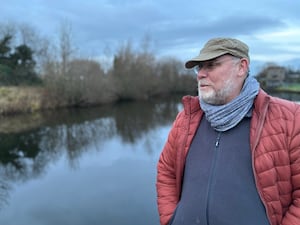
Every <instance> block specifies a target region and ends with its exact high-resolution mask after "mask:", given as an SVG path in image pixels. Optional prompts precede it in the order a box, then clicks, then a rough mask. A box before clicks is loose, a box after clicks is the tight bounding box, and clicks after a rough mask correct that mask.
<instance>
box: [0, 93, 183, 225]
mask: <svg viewBox="0 0 300 225" xmlns="http://www.w3.org/2000/svg"><path fill="white" fill-rule="evenodd" d="M179 100H180V97H176V98H173V99H165V100H162V99H160V100H155V101H154V100H152V101H149V102H125V103H119V104H115V105H108V106H103V107H98V108H92V109H64V110H60V111H58V112H45V113H40V114H35V115H22V116H19V117H13V118H1V119H0V124H1V125H0V143H1V151H0V177H1V182H0V203H1V204H0V207H1V208H2V212H0V213H2V216H0V224H27V223H31V224H34V222H33V219H32V220H31V219H28V215H31V216H33V215H35V216H36V213H37V212H36V211H35V212H34V213H33V212H32V211H30V212H27V214H26V215H25V214H24V213H22V215H23V217H22V216H21V215H19V217H18V219H16V220H15V221H10V222H9V223H8V221H9V218H14V217H15V216H16V215H14V213H15V212H16V211H18V210H20V207H21V205H22V204H24V203H23V202H26V203H27V204H28V205H26V210H27V209H28V210H29V209H31V207H32V208H34V209H35V210H37V208H38V209H39V213H38V214H39V215H40V217H42V218H40V219H39V220H37V219H36V218H35V220H34V221H40V222H39V223H36V224H64V225H65V224H130V225H132V224H155V222H157V221H158V218H153V217H155V216H156V215H153V214H152V215H149V212H148V213H147V208H149V205H150V204H149V203H151V205H152V206H151V207H152V208H153V209H154V208H155V198H154V195H155V193H154V181H153V180H154V173H155V164H156V160H157V156H158V154H159V151H160V150H161V147H162V144H163V142H164V139H165V136H166V135H167V132H168V129H169V127H170V124H171V122H172V121H173V120H174V118H175V116H176V114H177V112H178V107H179V105H180V104H179ZM163 129H165V131H164V133H162V131H163ZM162 134H163V136H161V135H162ZM160 136H161V137H162V139H161V140H160V139H159V137H160ZM157 140H159V142H158V143H156V141H157ZM132 151H135V152H134V155H131V153H130V152H132ZM102 152H103V153H102ZM104 152H105V153H104ZM155 152H156V153H155ZM145 155H148V157H149V159H150V160H149V159H146V158H145ZM153 155H155V157H154V158H151V156H153ZM110 157H114V160H113V161H112V160H110ZM115 161H117V162H118V163H115ZM91 165H93V166H94V168H90V166H91ZM66 167H67V168H66ZM82 168H86V171H84V170H83V169H82ZM72 171H76V176H74V172H72ZM61 176H63V177H65V179H64V180H59V181H58V179H59V177H61ZM45 177H47V179H45ZM92 177H93V178H92ZM51 179H53V180H52V182H50V183H48V185H47V186H45V188H47V194H45V193H39V191H41V190H42V189H43V188H41V187H43V182H49V180H51ZM87 179H88V180H87ZM29 181H30V182H29ZM102 181H104V183H103V182H102ZM78 182H80V183H78ZM57 185H58V186H57ZM37 187H39V188H37ZM96 187H97V188H96ZM34 190H39V191H36V192H35V191H34ZM59 190H60V191H62V193H60V191H59ZM70 191H71V193H72V191H73V192H74V193H76V194H75V195H73V194H74V193H73V194H70ZM24 193H26V194H24ZM28 193H29V194H28ZM103 194H104V196H103ZM81 195H85V196H89V197H87V198H85V197H83V196H81ZM109 196H113V199H114V200H111V201H108V200H107V198H109ZM61 199H62V200H61ZM64 199H65V202H63V201H64ZM87 199H88V200H87ZM116 199H117V200H116ZM60 200H61V201H60ZM94 200H95V201H94ZM37 201H38V202H37ZM87 201H88V202H87ZM10 203H11V204H10ZM33 204H38V205H39V207H36V206H33ZM128 204H132V207H128ZM8 205H11V206H10V207H8ZM71 206H72V210H70V207H71ZM82 207H87V208H88V210H87V209H83V208H82ZM21 208H22V207H21ZM75 209H77V210H75ZM122 209H123V210H122ZM124 209H126V210H124ZM153 209H152V210H153ZM22 210H24V208H22ZM66 210H67V211H69V212H70V215H69V216H68V217H66V215H65V214H63V212H64V211H66ZM137 210H138V211H139V212H144V215H143V216H142V217H141V218H140V219H138V217H139V216H140V215H136V213H137ZM141 210H142V211H141ZM78 212H81V216H83V217H84V218H82V217H79V215H77V214H78ZM49 213H50V214H51V215H49ZM73 213H74V215H73ZM46 214H47V215H46ZM100 214H101V215H100ZM42 215H44V217H43V216H42ZM31 216H30V217H31ZM21 218H22V220H21ZM129 218H131V219H129ZM145 219H146V220H147V221H145ZM75 220H76V221H75ZM20 221H23V222H20ZM24 221H27V223H25V222H24Z"/></svg>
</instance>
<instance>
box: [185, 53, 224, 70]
mask: <svg viewBox="0 0 300 225" xmlns="http://www.w3.org/2000/svg"><path fill="white" fill-rule="evenodd" d="M225 54H227V53H224V52H220V53H213V54H212V53H205V54H200V55H199V56H197V57H195V58H193V59H191V60H189V61H187V62H186V63H185V68H187V69H191V68H193V67H194V66H196V65H197V64H198V63H199V62H204V61H207V60H212V59H214V58H217V57H219V56H222V55H225Z"/></svg>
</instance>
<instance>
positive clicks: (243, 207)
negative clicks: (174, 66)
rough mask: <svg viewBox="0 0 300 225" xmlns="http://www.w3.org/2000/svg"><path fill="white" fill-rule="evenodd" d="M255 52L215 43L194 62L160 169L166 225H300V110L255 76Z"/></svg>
mask: <svg viewBox="0 0 300 225" xmlns="http://www.w3.org/2000/svg"><path fill="white" fill-rule="evenodd" d="M249 61H250V59H249V55H248V46H247V45H246V44H245V43H243V42H241V41H239V40H237V39H233V38H214V39H211V40H209V41H208V42H207V43H206V44H205V45H204V47H203V48H202V50H201V51H200V54H199V55H198V56H197V57H195V58H193V59H191V60H190V61H188V62H186V64H185V66H186V68H188V69H190V68H195V69H196V71H197V81H198V92H199V96H198V97H191V96H186V97H184V98H183V105H184V109H183V110H182V111H181V112H180V113H179V114H178V116H177V118H176V120H175V122H174V124H173V126H172V128H171V131H170V133H169V136H168V140H167V142H166V144H165V146H164V149H163V151H162V153H161V156H160V158H159V162H158V166H157V170H158V173H157V184H156V186H157V201H158V211H159V215H160V222H161V224H162V225H167V224H169V225H184V224H187V225H193V224H200V225H267V224H271V225H279V224H280V225H300V105H298V104H296V103H293V102H290V101H287V100H283V99H279V98H275V97H271V96H269V95H267V94H266V93H265V92H264V91H263V90H262V89H260V87H259V84H258V82H257V81H256V79H255V78H253V77H252V76H249Z"/></svg>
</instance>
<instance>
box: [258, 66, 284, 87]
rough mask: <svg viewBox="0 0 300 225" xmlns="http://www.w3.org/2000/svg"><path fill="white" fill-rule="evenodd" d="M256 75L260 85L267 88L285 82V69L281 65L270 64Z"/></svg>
mask: <svg viewBox="0 0 300 225" xmlns="http://www.w3.org/2000/svg"><path fill="white" fill-rule="evenodd" d="M256 77H257V80H258V81H259V82H260V84H261V86H262V87H264V88H267V89H271V88H276V87H279V86H282V85H283V84H284V83H285V79H286V69H285V68H284V67H282V66H275V65H272V66H269V67H267V68H265V69H264V70H263V71H262V72H260V73H259V74H258V75H257V76H256Z"/></svg>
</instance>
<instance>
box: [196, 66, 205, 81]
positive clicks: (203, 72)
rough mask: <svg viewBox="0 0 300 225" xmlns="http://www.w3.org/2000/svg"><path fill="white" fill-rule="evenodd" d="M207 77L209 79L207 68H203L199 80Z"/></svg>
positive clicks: (199, 73) (198, 74)
mask: <svg viewBox="0 0 300 225" xmlns="http://www.w3.org/2000/svg"><path fill="white" fill-rule="evenodd" d="M205 77H207V70H206V69H205V68H201V69H200V70H199V71H198V73H197V80H201V79H202V78H205Z"/></svg>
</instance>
